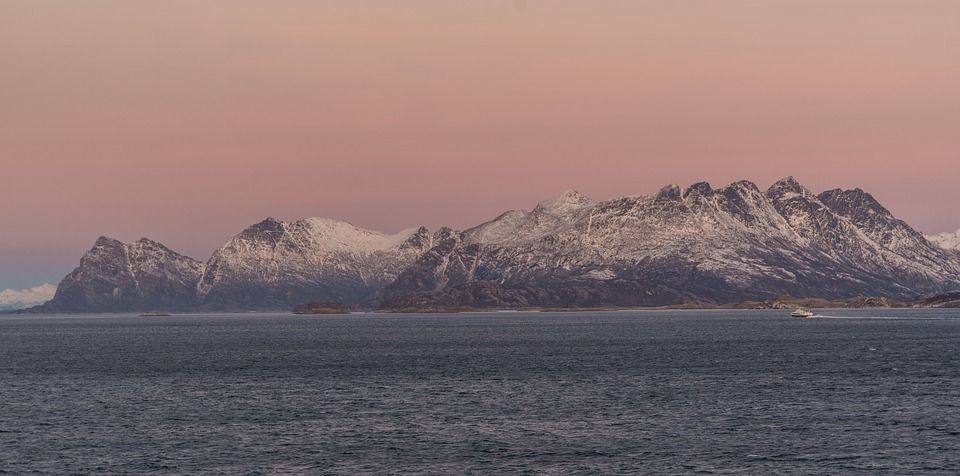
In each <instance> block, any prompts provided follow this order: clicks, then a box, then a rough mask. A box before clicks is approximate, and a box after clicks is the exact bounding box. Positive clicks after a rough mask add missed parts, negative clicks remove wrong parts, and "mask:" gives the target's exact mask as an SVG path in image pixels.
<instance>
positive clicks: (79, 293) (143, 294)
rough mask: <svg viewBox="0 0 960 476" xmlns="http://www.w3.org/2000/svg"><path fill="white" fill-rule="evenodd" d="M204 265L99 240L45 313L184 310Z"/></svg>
mask: <svg viewBox="0 0 960 476" xmlns="http://www.w3.org/2000/svg"><path fill="white" fill-rule="evenodd" d="M202 271H203V263H201V262H199V261H197V260H194V259H192V258H188V257H186V256H183V255H180V254H177V253H175V252H173V251H171V250H170V249H168V248H167V247H165V246H163V245H161V244H160V243H157V242H155V241H151V240H148V239H146V238H143V239H140V240H138V241H136V242H134V243H130V244H126V243H121V242H120V241H117V240H114V239H112V238H107V237H103V236H102V237H100V238H99V239H98V240H97V242H96V243H95V244H94V246H93V248H92V249H90V251H88V252H87V253H86V254H85V255H83V258H81V259H80V266H79V267H78V268H77V269H75V270H73V272H71V273H70V274H68V275H67V277H66V278H64V279H63V281H61V282H60V285H59V286H58V287H57V293H56V295H54V297H53V299H52V300H50V301H49V302H47V303H46V304H43V305H42V306H40V308H39V309H38V310H41V311H46V312H70V311H80V312H121V311H146V310H183V309H191V308H194V307H196V304H197V302H196V288H197V283H198V282H199V280H200V274H201V272H202Z"/></svg>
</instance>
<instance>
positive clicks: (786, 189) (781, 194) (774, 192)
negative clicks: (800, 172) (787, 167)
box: [767, 176, 813, 200]
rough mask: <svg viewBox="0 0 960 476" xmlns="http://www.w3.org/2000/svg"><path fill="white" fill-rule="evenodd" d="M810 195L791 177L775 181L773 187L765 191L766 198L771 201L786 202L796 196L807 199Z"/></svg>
mask: <svg viewBox="0 0 960 476" xmlns="http://www.w3.org/2000/svg"><path fill="white" fill-rule="evenodd" d="M812 195H813V193H811V192H810V190H808V189H807V188H806V187H804V186H803V185H800V182H798V181H797V179H795V178H794V177H793V176H789V177H785V178H782V179H780V180H777V181H776V182H775V183H774V184H773V185H771V186H770V188H768V189H767V197H769V198H770V199H771V200H773V199H780V200H787V199H790V198H794V197H797V196H800V197H807V196H812Z"/></svg>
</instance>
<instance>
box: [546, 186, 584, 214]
mask: <svg viewBox="0 0 960 476" xmlns="http://www.w3.org/2000/svg"><path fill="white" fill-rule="evenodd" d="M594 204H595V202H594V201H593V200H591V199H589V198H587V197H586V196H584V195H583V194H581V193H580V192H578V191H576V190H566V191H564V192H563V193H561V194H560V195H557V196H556V197H553V198H551V199H548V200H544V201H542V202H540V203H538V204H537V207H536V208H535V209H534V210H540V211H545V212H550V213H563V212H567V211H570V210H579V209H581V208H585V207H589V206H591V205H594Z"/></svg>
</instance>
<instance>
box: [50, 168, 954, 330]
mask: <svg viewBox="0 0 960 476" xmlns="http://www.w3.org/2000/svg"><path fill="white" fill-rule="evenodd" d="M102 240H104V241H102ZM118 243H119V242H116V241H115V240H112V241H111V240H110V239H107V238H103V237H102V238H101V239H98V240H97V243H96V244H95V246H94V248H93V249H91V251H90V252H88V253H87V255H85V256H84V259H82V260H81V265H80V267H78V268H77V269H76V270H74V272H72V273H71V274H70V275H68V276H67V278H65V279H64V281H63V282H61V285H60V286H59V287H58V292H57V295H56V296H55V297H54V299H53V300H51V301H50V302H49V303H47V304H45V305H44V306H41V309H43V310H47V311H53V310H71V309H72V310H104V309H107V310H110V309H127V310H141V309H167V308H177V309H181V308H182V309H204V310H235V309H260V310H268V309H284V310H288V309H291V308H293V307H294V306H296V305H298V304H303V303H305V302H311V301H312V302H339V303H343V304H348V305H359V306H362V307H367V308H377V307H381V308H429V307H458V306H468V307H478V308H487V307H505V308H521V307H535V306H544V307H591V306H660V305H677V304H698V305H711V304H722V303H731V302H736V301H745V300H766V299H772V298H775V297H776V296H781V295H793V296H799V297H822V298H849V297H853V296H858V295H877V296H888V297H891V298H900V299H908V298H913V297H916V296H918V295H924V294H936V293H941V292H949V291H955V290H957V289H960V253H956V252H952V251H950V250H947V249H944V248H942V247H941V246H938V245H937V244H936V243H934V242H932V241H931V240H930V239H929V238H928V237H925V236H924V235H922V234H921V233H919V232H917V231H916V230H914V229H913V228H911V227H910V226H909V225H908V224H907V223H906V222H903V221H902V220H900V219H898V218H896V217H895V216H893V214H891V213H890V212H889V210H887V209H886V208H884V207H883V206H882V205H881V204H880V203H879V202H878V201H877V200H876V199H875V198H874V197H873V196H872V195H870V194H869V193H867V192H865V191H863V190H861V189H859V188H855V189H850V190H841V189H833V190H827V191H824V192H822V193H819V194H816V193H813V192H812V191H810V190H809V189H807V188H806V187H804V186H803V185H802V184H800V183H799V182H798V181H797V180H796V179H795V178H793V177H786V178H784V179H781V180H779V181H777V182H775V183H774V184H772V185H771V186H770V187H769V188H768V189H767V190H761V189H760V188H759V187H758V186H757V185H756V184H755V183H753V182H750V181H746V180H741V181H737V182H733V183H731V184H728V185H726V186H723V187H718V188H714V187H713V186H711V185H710V184H709V183H707V182H699V183H695V184H693V185H691V186H689V187H685V188H684V187H680V186H678V185H668V186H665V187H663V188H661V189H660V190H659V191H657V192H656V193H654V194H650V195H637V196H628V197H620V198H614V199H610V200H603V201H594V200H592V199H590V198H588V197H586V196H584V195H582V194H580V193H579V192H576V191H574V190H567V191H565V192H563V193H561V194H560V195H558V196H556V197H554V198H551V199H548V200H543V201H541V202H539V203H537V204H536V205H535V206H534V207H533V208H532V209H530V210H529V211H525V210H511V211H507V212H504V213H502V214H500V215H499V216H497V217H495V218H493V219H492V220H489V221H487V222H484V223H481V224H479V225H477V226H474V227H471V228H467V229H465V230H462V231H456V230H452V229H450V228H441V229H439V230H437V231H435V232H430V231H429V230H428V229H426V228H425V227H418V228H410V229H407V230H404V231H402V232H400V233H396V234H392V235H388V234H384V233H381V232H377V231H372V230H365V229H362V228H359V227H355V226H353V225H351V224H349V223H347V222H342V221H337V220H330V219H323V218H307V219H302V220H296V221H292V222H283V221H280V220H276V219H273V218H267V219H265V220H263V221H261V222H259V223H256V224H254V225H251V226H249V227H247V228H246V229H244V230H243V231H241V232H240V233H238V234H237V235H235V236H234V237H232V238H231V239H230V240H228V241H227V242H225V243H224V245H223V246H221V247H220V248H218V249H217V250H216V251H215V252H214V253H213V255H212V256H211V257H210V259H208V260H207V261H206V262H205V263H200V262H199V261H197V260H193V259H192V258H187V257H185V256H182V255H179V254H176V253H175V252H172V251H170V250H169V249H166V248H165V247H163V245H160V244H159V243H156V242H152V241H150V240H146V239H144V240H140V241H137V242H135V243H133V244H122V243H119V245H118ZM144 256H146V257H152V258H151V259H152V261H151V259H145V258H142V257H144ZM168 261H169V262H170V263H172V265H170V266H167V264H169V263H167V262H168ZM151 266H152V268H151ZM171 266H172V267H171ZM105 270H106V271H105ZM164 279H167V280H169V281H170V282H168V283H166V284H165V285H163V286H161V282H162V281H163V280H164ZM144 280H145V282H146V283H147V285H146V286H145V287H146V288H147V291H146V292H145V291H143V290H142V289H141V287H142V286H141V281H144ZM61 287H62V288H63V291H62V292H61V290H60V288H61ZM187 288H189V289H190V290H192V292H186V291H185V289H187ZM176 299H179V300H180V302H179V303H177V302H175V301H176ZM175 304H179V306H177V305H175Z"/></svg>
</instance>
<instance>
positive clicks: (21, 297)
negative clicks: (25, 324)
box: [0, 283, 57, 311]
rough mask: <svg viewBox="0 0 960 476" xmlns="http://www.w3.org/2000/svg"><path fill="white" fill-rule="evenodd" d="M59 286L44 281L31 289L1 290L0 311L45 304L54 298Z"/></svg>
mask: <svg viewBox="0 0 960 476" xmlns="http://www.w3.org/2000/svg"><path fill="white" fill-rule="evenodd" d="M55 292H57V287H56V286H54V285H52V284H49V283H44V284H41V285H39V286H34V287H32V288H29V289H20V290H17V289H4V290H3V291H0V311H11V310H15V309H26V308H28V307H32V306H36V305H39V304H43V303H45V302H47V301H49V300H50V299H51V298H53V294H54V293H55Z"/></svg>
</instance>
